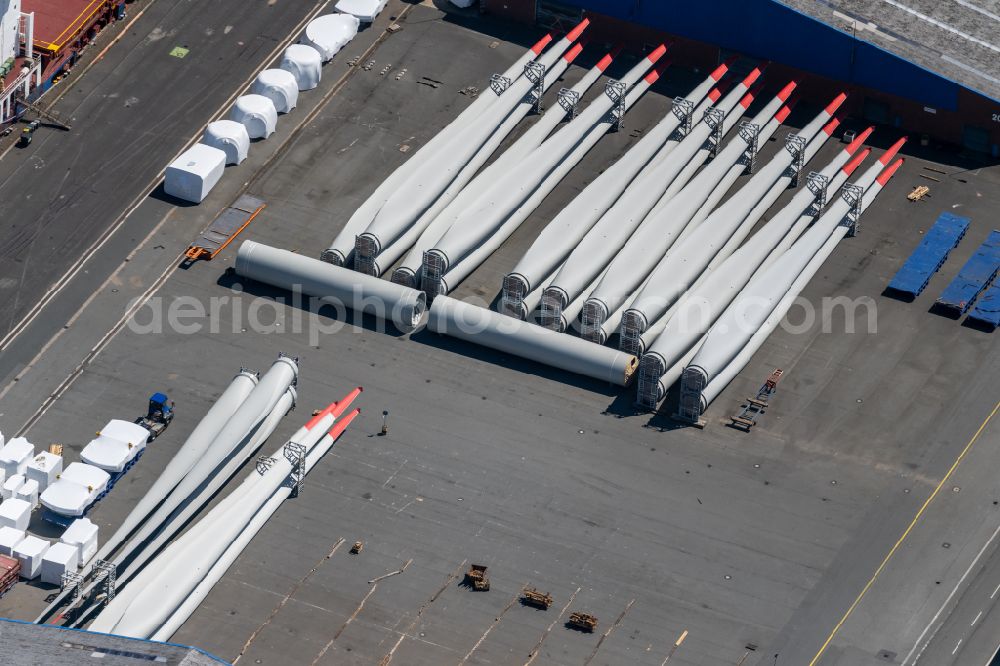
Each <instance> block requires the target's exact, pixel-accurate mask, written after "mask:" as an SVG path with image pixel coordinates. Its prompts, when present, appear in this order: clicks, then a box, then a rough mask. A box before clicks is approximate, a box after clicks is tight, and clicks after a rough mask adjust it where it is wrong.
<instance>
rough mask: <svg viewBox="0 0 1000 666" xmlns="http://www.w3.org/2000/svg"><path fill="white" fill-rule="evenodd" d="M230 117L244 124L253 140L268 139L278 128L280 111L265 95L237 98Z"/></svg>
mask: <svg viewBox="0 0 1000 666" xmlns="http://www.w3.org/2000/svg"><path fill="white" fill-rule="evenodd" d="M229 117H230V118H231V119H232V120H235V121H236V122H238V123H243V126H244V127H246V128H247V134H249V135H250V138H251V139H266V138H267V137H269V136H271V134H272V133H273V132H274V128H275V127H277V126H278V110H277V109H276V108H274V102H272V101H271V100H270V98H268V97H264V96H263V95H243V96H241V97H237V98H236V104H233V110H232V111H230V112H229Z"/></svg>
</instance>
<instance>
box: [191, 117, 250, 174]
mask: <svg viewBox="0 0 1000 666" xmlns="http://www.w3.org/2000/svg"><path fill="white" fill-rule="evenodd" d="M201 142H202V143H203V144H205V145H206V146H211V147H212V148H218V149H219V150H221V151H222V152H224V153H225V154H226V164H240V163H241V162H242V161H243V160H245V159H246V158H247V153H249V152H250V135H249V134H247V128H246V127H244V126H243V123H238V122H236V121H235V120H216V121H215V122H214V123H209V124H208V126H207V127H206V128H205V134H204V135H202V137H201Z"/></svg>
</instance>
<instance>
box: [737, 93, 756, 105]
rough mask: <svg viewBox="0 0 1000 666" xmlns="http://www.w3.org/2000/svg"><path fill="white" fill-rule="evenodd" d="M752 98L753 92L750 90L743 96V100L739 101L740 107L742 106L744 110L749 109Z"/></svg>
mask: <svg viewBox="0 0 1000 666" xmlns="http://www.w3.org/2000/svg"><path fill="white" fill-rule="evenodd" d="M753 97H754V91H752V90H751V91H750V92H748V93H747V94H746V95H744V96H743V99H741V100H740V106H742V107H743V108H744V109H749V108H750V105H751V104H753Z"/></svg>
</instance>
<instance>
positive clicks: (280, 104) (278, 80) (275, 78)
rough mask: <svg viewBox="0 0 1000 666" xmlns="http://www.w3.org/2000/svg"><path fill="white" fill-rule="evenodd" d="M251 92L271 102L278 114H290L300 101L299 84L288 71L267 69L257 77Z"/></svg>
mask: <svg viewBox="0 0 1000 666" xmlns="http://www.w3.org/2000/svg"><path fill="white" fill-rule="evenodd" d="M250 92H252V93H253V94H255V95H263V96H264V97H267V98H268V99H270V100H271V102H272V103H273V104H274V108H275V109H276V110H277V111H278V113H288V112H289V111H291V110H292V109H294V108H295V105H296V104H298V101H299V84H298V81H296V80H295V75H294V74H292V73H291V72H289V71H288V70H286V69H265V70H264V71H263V72H261V73H260V74H258V75H257V78H256V79H255V80H254V82H253V86H251V87H250Z"/></svg>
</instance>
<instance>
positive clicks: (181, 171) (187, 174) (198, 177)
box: [163, 143, 226, 203]
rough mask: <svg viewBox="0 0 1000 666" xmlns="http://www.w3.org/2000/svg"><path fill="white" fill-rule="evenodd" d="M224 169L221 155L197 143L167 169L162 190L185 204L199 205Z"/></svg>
mask: <svg viewBox="0 0 1000 666" xmlns="http://www.w3.org/2000/svg"><path fill="white" fill-rule="evenodd" d="M225 168H226V154H225V153H224V152H222V151H221V150H219V149H218V148H212V147H211V146H206V145H205V144H203V143H196V144H194V145H193V146H191V147H190V148H188V149H187V150H186V151H184V152H183V153H182V154H181V156H180V157H178V158H177V159H176V160H174V161H173V163H171V165H170V166H168V167H167V173H166V176H165V177H164V179H163V191H164V192H166V193H167V194H169V195H170V196H172V197H177V198H178V199H183V200H184V201H190V202H191V203H201V202H202V201H204V200H205V197H207V196H208V193H209V192H211V191H212V188H213V187H215V184H216V183H218V182H219V179H220V178H222V172H223V171H224V170H225Z"/></svg>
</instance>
